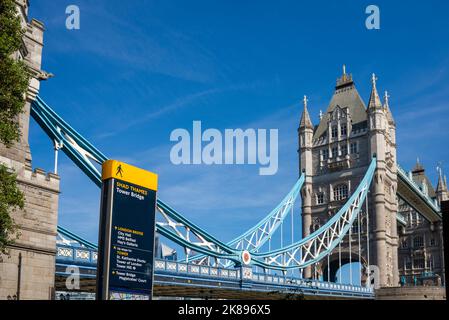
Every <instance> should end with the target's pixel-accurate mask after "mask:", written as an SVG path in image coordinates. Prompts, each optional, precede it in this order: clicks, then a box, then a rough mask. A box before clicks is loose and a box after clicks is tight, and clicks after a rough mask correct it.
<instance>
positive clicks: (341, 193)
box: [334, 184, 348, 201]
mask: <svg viewBox="0 0 449 320" xmlns="http://www.w3.org/2000/svg"><path fill="white" fill-rule="evenodd" d="M346 198H348V186H347V185H346V184H340V185H338V186H336V187H335V188H334V200H335V201H340V200H344V199H346Z"/></svg>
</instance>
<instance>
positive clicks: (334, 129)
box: [332, 126, 338, 138]
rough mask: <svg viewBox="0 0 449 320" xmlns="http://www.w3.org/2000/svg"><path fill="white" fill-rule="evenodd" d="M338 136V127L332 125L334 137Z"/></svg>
mask: <svg viewBox="0 0 449 320" xmlns="http://www.w3.org/2000/svg"><path fill="white" fill-rule="evenodd" d="M337 137H338V127H337V126H333V127H332V138H337Z"/></svg>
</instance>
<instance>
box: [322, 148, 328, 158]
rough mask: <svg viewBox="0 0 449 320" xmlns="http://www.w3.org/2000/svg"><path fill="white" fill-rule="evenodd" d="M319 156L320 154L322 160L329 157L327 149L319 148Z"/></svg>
mask: <svg viewBox="0 0 449 320" xmlns="http://www.w3.org/2000/svg"><path fill="white" fill-rule="evenodd" d="M321 156H322V158H323V160H327V158H329V150H327V149H323V150H321Z"/></svg>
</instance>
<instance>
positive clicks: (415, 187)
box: [397, 164, 441, 218]
mask: <svg viewBox="0 0 449 320" xmlns="http://www.w3.org/2000/svg"><path fill="white" fill-rule="evenodd" d="M397 167H398V178H399V179H401V180H402V181H403V182H405V183H406V184H407V186H408V187H409V188H411V189H412V190H413V191H414V193H415V194H416V195H418V196H419V198H420V199H421V200H422V201H423V202H424V203H425V204H426V205H427V206H428V207H429V208H430V209H431V210H432V211H433V213H434V214H435V215H437V216H439V217H440V218H441V209H440V207H439V206H438V203H437V202H436V201H434V200H433V199H432V198H430V197H429V195H427V194H425V193H424V192H423V191H422V190H421V188H420V187H419V185H418V184H417V183H416V182H415V181H413V179H412V178H411V177H410V176H409V174H408V173H407V172H406V171H405V170H404V169H402V168H401V167H400V166H399V164H398V165H397ZM402 199H403V200H404V201H406V200H405V199H404V198H403V197H402ZM406 202H407V201H406ZM407 204H409V205H410V206H412V207H414V205H413V204H411V203H409V202H407ZM415 209H416V208H415ZM416 211H418V212H419V210H416Z"/></svg>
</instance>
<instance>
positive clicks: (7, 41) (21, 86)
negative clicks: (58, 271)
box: [0, 0, 30, 253]
mask: <svg viewBox="0 0 449 320" xmlns="http://www.w3.org/2000/svg"><path fill="white" fill-rule="evenodd" d="M23 33H24V30H22V27H21V22H20V18H19V17H18V15H17V11H16V5H15V2H14V0H1V1H0V142H1V143H3V144H4V145H5V146H6V147H11V146H12V145H13V143H14V142H16V141H18V140H19V138H20V127H19V123H18V115H19V114H20V113H21V112H22V110H23V107H24V104H25V94H26V91H27V88H28V81H29V77H30V75H29V73H28V70H27V67H26V66H25V64H24V63H23V62H21V61H17V60H15V59H14V53H15V52H17V51H18V50H19V49H20V48H21V46H22V36H23ZM16 177H17V176H16V174H15V173H14V172H13V171H11V169H8V168H7V167H6V166H5V165H3V164H0V252H2V253H5V252H6V246H7V245H8V244H10V243H11V242H13V241H14V239H13V238H14V237H13V234H15V230H16V225H15V223H14V220H13V219H12V217H11V212H13V211H14V210H16V209H18V208H20V209H23V207H24V195H23V193H22V192H21V191H20V190H19V189H18V187H17V183H16Z"/></svg>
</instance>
